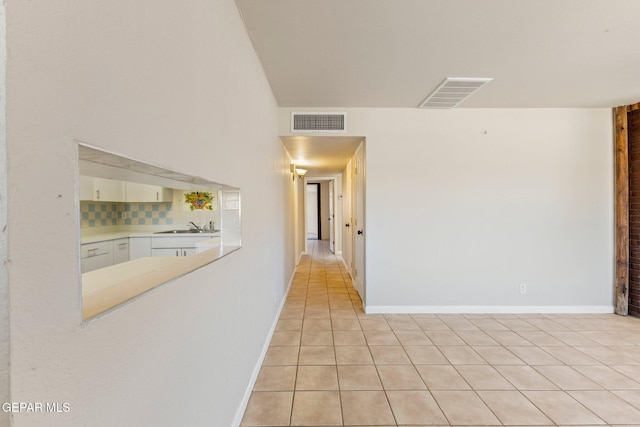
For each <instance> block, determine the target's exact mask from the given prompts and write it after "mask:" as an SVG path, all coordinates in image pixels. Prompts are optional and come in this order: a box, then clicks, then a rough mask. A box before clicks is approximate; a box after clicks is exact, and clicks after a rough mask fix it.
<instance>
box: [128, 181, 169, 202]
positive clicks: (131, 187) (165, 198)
mask: <svg viewBox="0 0 640 427" xmlns="http://www.w3.org/2000/svg"><path fill="white" fill-rule="evenodd" d="M125 187H126V192H125V194H126V196H125V201H127V202H171V201H172V200H173V191H172V190H171V189H170V188H165V187H159V186H156V185H147V184H138V183H137V182H127V183H126V186H125Z"/></svg>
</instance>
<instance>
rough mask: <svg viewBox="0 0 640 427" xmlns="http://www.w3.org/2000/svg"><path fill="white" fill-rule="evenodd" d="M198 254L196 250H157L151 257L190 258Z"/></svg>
mask: <svg viewBox="0 0 640 427" xmlns="http://www.w3.org/2000/svg"><path fill="white" fill-rule="evenodd" d="M195 253H196V248H155V249H151V256H189V255H193V254H195Z"/></svg>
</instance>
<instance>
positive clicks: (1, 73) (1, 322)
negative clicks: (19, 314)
mask: <svg viewBox="0 0 640 427" xmlns="http://www.w3.org/2000/svg"><path fill="white" fill-rule="evenodd" d="M5 17H6V15H5V4H4V3H2V4H0V402H8V401H10V400H11V398H10V370H9V280H8V276H7V267H6V262H7V258H8V257H7V255H8V251H7V228H6V225H7V197H6V194H7V138H6V136H7V126H6V120H5V118H6V115H5V113H6V99H7V97H6V90H5V84H4V81H5V77H6V76H5V70H6V60H7V52H6V31H5V22H6V21H5ZM9 421H10V414H9V413H5V412H0V426H8V425H9Z"/></svg>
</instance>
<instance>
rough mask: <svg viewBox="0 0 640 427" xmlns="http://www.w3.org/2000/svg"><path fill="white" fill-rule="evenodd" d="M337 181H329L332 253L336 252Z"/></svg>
mask: <svg viewBox="0 0 640 427" xmlns="http://www.w3.org/2000/svg"><path fill="white" fill-rule="evenodd" d="M334 183H335V181H334V180H333V179H332V180H331V181H329V250H330V251H331V253H332V254H335V253H336V248H335V246H336V230H335V227H334V218H335V215H334V213H333V193H334V189H333V186H334Z"/></svg>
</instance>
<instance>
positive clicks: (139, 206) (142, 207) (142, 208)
mask: <svg viewBox="0 0 640 427" xmlns="http://www.w3.org/2000/svg"><path fill="white" fill-rule="evenodd" d="M144 208H145V205H144V204H143V203H140V204H139V205H138V210H139V211H144Z"/></svg>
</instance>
